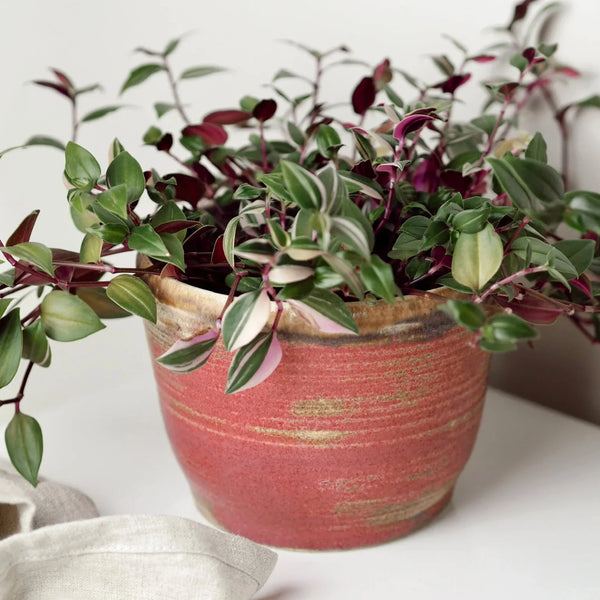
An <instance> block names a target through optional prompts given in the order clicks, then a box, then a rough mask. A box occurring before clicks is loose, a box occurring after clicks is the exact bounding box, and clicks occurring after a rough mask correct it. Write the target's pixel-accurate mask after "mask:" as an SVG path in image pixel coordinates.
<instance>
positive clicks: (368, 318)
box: [139, 260, 464, 340]
mask: <svg viewBox="0 0 600 600" xmlns="http://www.w3.org/2000/svg"><path fill="white" fill-rule="evenodd" d="M139 262H140V263H141V264H142V265H143V264H144V262H145V261H143V260H142V261H139ZM144 279H145V281H146V283H147V284H148V285H149V287H150V289H151V290H152V293H153V294H154V296H155V297H156V299H157V300H158V301H159V302H160V303H162V304H164V305H167V306H172V307H174V308H177V309H179V310H183V311H186V312H190V313H195V314H198V315H201V316H202V320H203V321H204V322H206V323H207V327H208V326H209V323H211V324H212V323H214V321H216V319H217V318H218V317H219V315H220V314H221V312H222V310H223V307H224V306H225V302H226V300H227V295H225V294H221V293H217V292H213V291H211V290H207V289H204V288H200V287H195V286H192V285H190V284H187V283H185V282H182V281H179V280H177V279H174V278H172V277H160V276H159V275H145V276H144ZM460 297H464V296H463V295H461V294H459V293H457V292H454V291H452V290H449V289H447V288H439V289H435V290H431V291H427V292H424V295H422V296H416V295H412V296H411V295H407V296H405V297H404V298H397V299H396V303H395V304H394V305H390V304H388V303H387V302H385V301H383V300H378V301H377V302H376V303H374V304H366V303H365V302H348V303H347V306H348V308H349V309H350V312H351V313H352V316H353V317H354V319H355V320H356V322H357V324H358V328H359V334H360V335H361V336H364V335H382V334H393V333H395V332H398V331H400V330H406V329H407V328H409V329H412V326H411V324H414V326H415V327H419V326H420V325H421V324H422V323H423V321H426V320H428V319H429V318H431V317H433V316H434V315H435V317H436V319H435V320H436V321H438V322H439V324H440V325H442V323H443V324H444V329H450V328H451V327H452V326H454V325H455V323H454V321H452V320H451V319H450V317H448V316H447V315H446V314H444V313H442V312H440V311H438V310H437V308H438V306H439V305H440V304H442V303H443V302H444V301H445V300H446V299H448V298H460ZM275 314H276V304H275V302H271V316H270V319H269V323H272V322H273V319H274V318H275ZM277 331H278V333H281V334H284V335H286V334H287V335H297V336H302V337H310V338H317V339H339V338H343V339H348V340H351V339H356V336H354V335H350V334H343V333H324V332H322V331H320V330H317V329H315V328H314V327H312V326H311V325H310V324H309V323H307V322H306V321H305V320H304V319H303V318H301V317H300V316H299V315H298V314H297V313H296V312H295V311H294V310H293V308H292V307H291V306H289V305H287V304H284V309H283V313H282V315H281V319H280V321H279V324H278V326H277Z"/></svg>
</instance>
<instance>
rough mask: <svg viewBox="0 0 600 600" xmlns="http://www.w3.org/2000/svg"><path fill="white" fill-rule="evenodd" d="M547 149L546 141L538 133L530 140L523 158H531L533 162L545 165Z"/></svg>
mask: <svg viewBox="0 0 600 600" xmlns="http://www.w3.org/2000/svg"><path fill="white" fill-rule="evenodd" d="M547 148H548V147H547V145H546V140H544V137H543V136H542V134H541V133H539V132H538V133H536V134H535V135H534V136H533V137H532V138H531V141H530V142H529V144H528V145H527V150H525V158H531V159H533V160H537V161H538V162H543V163H547V162H548V153H547Z"/></svg>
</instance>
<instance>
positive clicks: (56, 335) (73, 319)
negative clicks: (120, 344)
mask: <svg viewBox="0 0 600 600" xmlns="http://www.w3.org/2000/svg"><path fill="white" fill-rule="evenodd" d="M41 314H42V324H43V326H44V331H45V332H46V335H47V336H48V337H49V338H51V339H53V340H56V341H58V342H72V341H74V340H79V339H81V338H84V337H87V336H88V335H90V334H92V333H95V332H96V331H99V330H100V329H104V327H105V326H104V325H103V324H102V322H101V321H100V319H99V318H98V316H97V315H96V313H95V312H94V311H93V310H92V309H91V308H90V307H89V306H88V305H87V304H86V303H85V302H84V301H83V300H81V299H79V298H78V297H77V296H74V295H73V294H69V293H68V292H63V291H62V290H54V291H53V292H50V293H49V294H48V295H47V296H46V297H45V298H44V299H43V300H42V304H41Z"/></svg>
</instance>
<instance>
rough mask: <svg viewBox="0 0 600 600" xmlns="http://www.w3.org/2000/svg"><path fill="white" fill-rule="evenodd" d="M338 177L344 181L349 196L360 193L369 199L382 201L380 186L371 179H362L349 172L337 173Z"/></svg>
mask: <svg viewBox="0 0 600 600" xmlns="http://www.w3.org/2000/svg"><path fill="white" fill-rule="evenodd" d="M338 177H339V178H340V179H342V180H343V181H344V183H345V184H346V188H347V189H348V192H349V193H350V194H352V193H354V192H361V193H363V194H364V195H365V196H369V198H375V200H383V196H382V194H381V186H380V185H379V184H378V183H376V182H374V181H372V180H371V179H368V178H367V177H362V176H361V175H357V174H356V173H351V172H350V171H338Z"/></svg>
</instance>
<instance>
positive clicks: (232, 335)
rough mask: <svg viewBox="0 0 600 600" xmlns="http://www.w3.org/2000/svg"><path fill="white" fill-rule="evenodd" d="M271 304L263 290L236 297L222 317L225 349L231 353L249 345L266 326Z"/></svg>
mask: <svg viewBox="0 0 600 600" xmlns="http://www.w3.org/2000/svg"><path fill="white" fill-rule="evenodd" d="M270 312H271V304H270V302H269V297H268V295H267V292H266V291H265V290H264V289H260V290H256V291H254V292H247V293H246V294H242V295H241V296H238V297H237V298H236V299H235V300H234V301H233V303H232V304H231V305H230V306H229V308H228V309H227V310H226V311H225V314H224V315H223V323H222V334H223V342H224V343H225V348H227V350H229V351H230V352H232V351H233V350H237V349H238V348H240V347H241V346H245V345H246V344H248V343H250V342H251V341H252V340H253V339H254V338H255V337H256V336H257V335H258V334H259V333H260V331H261V330H262V328H263V327H264V326H265V325H266V324H267V321H268V319H269V314H270Z"/></svg>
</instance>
